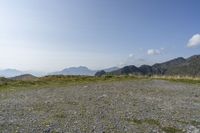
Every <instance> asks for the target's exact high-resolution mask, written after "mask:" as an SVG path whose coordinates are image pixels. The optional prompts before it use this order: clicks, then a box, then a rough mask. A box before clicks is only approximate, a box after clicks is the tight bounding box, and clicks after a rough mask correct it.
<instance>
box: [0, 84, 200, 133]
mask: <svg viewBox="0 0 200 133" xmlns="http://www.w3.org/2000/svg"><path fill="white" fill-rule="evenodd" d="M16 132H20V133H125V132H127V133H164V132H166V133H173V132H186V133H199V132H200V86H198V85H191V84H184V83H175V82H169V81H162V80H135V81H120V82H110V83H93V84H92V83H90V84H85V85H76V86H68V87H67V86H66V87H58V88H56V87H52V88H37V89H27V90H23V91H22V90H21V91H9V92H8V91H3V92H0V133H16Z"/></svg>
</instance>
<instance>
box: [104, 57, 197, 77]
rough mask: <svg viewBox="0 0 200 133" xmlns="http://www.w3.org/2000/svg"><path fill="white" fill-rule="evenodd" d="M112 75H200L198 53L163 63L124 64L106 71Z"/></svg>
mask: <svg viewBox="0 0 200 133" xmlns="http://www.w3.org/2000/svg"><path fill="white" fill-rule="evenodd" d="M106 74H113V75H128V74H135V75H138V74H139V75H180V76H200V55H194V56H191V57H189V58H187V59H184V58H182V57H179V58H175V59H173V60H169V61H167V62H163V63H156V64H154V65H152V66H149V65H142V66H140V67H136V66H133V65H131V66H125V67H123V68H121V69H118V70H115V71H112V72H109V73H108V72H107V73H106Z"/></svg>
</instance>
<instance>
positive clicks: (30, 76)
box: [10, 74, 37, 81]
mask: <svg viewBox="0 0 200 133" xmlns="http://www.w3.org/2000/svg"><path fill="white" fill-rule="evenodd" d="M10 79H12V80H23V81H29V80H30V81H34V80H37V77H35V76H33V75H31V74H24V75H20V76H16V77H12V78H10Z"/></svg>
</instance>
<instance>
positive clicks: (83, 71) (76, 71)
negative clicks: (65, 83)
mask: <svg viewBox="0 0 200 133" xmlns="http://www.w3.org/2000/svg"><path fill="white" fill-rule="evenodd" d="M95 73H96V71H93V70H90V69H88V68H87V67H84V66H80V67H70V68H65V69H63V70H62V71H58V72H54V73H51V74H50V75H91V76H92V75H94V74H95Z"/></svg>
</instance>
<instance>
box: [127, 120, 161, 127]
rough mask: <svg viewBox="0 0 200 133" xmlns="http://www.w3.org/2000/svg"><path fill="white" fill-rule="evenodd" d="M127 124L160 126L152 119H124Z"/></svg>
mask: <svg viewBox="0 0 200 133" xmlns="http://www.w3.org/2000/svg"><path fill="white" fill-rule="evenodd" d="M125 120H126V121H127V122H129V123H131V124H143V123H146V124H149V125H157V126H160V122H159V121H158V120H154V119H143V120H139V119H125Z"/></svg>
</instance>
